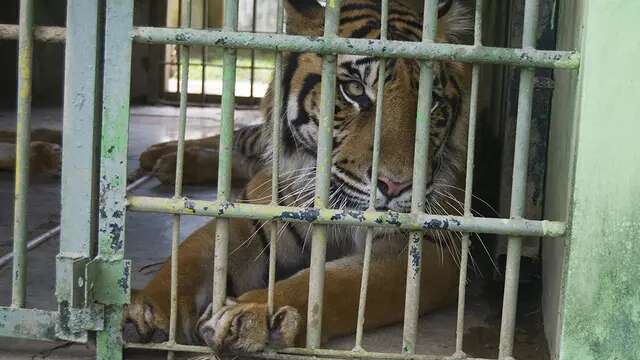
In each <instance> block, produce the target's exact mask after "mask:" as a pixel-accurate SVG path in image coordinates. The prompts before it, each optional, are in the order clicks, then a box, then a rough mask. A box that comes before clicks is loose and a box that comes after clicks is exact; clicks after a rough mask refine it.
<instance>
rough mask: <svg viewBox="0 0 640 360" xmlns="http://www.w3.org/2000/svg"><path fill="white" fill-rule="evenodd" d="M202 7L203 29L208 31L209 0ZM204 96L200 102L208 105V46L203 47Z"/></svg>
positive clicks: (202, 89) (204, 0)
mask: <svg viewBox="0 0 640 360" xmlns="http://www.w3.org/2000/svg"><path fill="white" fill-rule="evenodd" d="M202 4H203V5H202V6H203V10H202V13H203V18H202V27H203V28H204V29H208V28H209V0H202ZM201 49H202V88H201V91H202V94H201V95H202V96H201V97H200V102H201V103H202V104H204V103H206V101H207V94H206V92H207V88H206V84H207V58H208V57H209V54H207V52H208V50H209V48H208V47H207V46H204V45H203V46H202V48H201Z"/></svg>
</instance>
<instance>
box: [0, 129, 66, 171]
mask: <svg viewBox="0 0 640 360" xmlns="http://www.w3.org/2000/svg"><path fill="white" fill-rule="evenodd" d="M28 151H29V159H28V162H27V164H28V165H27V166H28V168H29V174H30V175H31V176H41V177H59V176H60V174H61V169H62V132H61V131H60V130H57V129H47V128H36V129H33V130H31V131H30V136H29V150H28ZM15 165H16V132H15V131H11V130H0V171H7V172H11V171H14V170H15Z"/></svg>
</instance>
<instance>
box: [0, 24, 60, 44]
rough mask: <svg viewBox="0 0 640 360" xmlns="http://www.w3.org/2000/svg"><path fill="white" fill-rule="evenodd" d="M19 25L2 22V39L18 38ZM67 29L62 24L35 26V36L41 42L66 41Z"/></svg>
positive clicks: (0, 28) (0, 38)
mask: <svg viewBox="0 0 640 360" xmlns="http://www.w3.org/2000/svg"><path fill="white" fill-rule="evenodd" d="M18 28H19V27H18V25H10V24H0V40H18ZM66 34H67V29H66V28H64V27H60V26H35V27H34V28H33V38H34V39H35V40H36V41H40V42H52V43H57V42H64V41H65V38H66Z"/></svg>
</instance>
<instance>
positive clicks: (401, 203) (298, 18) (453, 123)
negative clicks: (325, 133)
mask: <svg viewBox="0 0 640 360" xmlns="http://www.w3.org/2000/svg"><path fill="white" fill-rule="evenodd" d="M456 3H457V2H456V1H454V2H453V3H451V2H447V3H446V9H445V8H443V10H445V11H443V12H446V13H445V14H442V15H441V16H440V17H439V23H438V35H437V41H439V42H458V41H459V39H460V38H461V36H462V35H463V33H464V32H465V31H467V30H468V29H470V28H471V27H472V22H470V17H469V16H468V15H467V14H466V13H465V12H464V11H463V10H462V9H461V8H459V6H458V5H456ZM389 8H390V11H389V24H388V29H389V31H388V38H389V39H390V40H402V41H420V39H421V37H422V21H421V20H420V17H419V16H418V15H417V14H416V13H415V12H414V11H413V10H411V9H410V8H408V7H407V6H405V5H403V4H402V3H400V2H398V1H391V2H390V6H389ZM323 10H324V9H323V8H322V7H321V6H320V5H319V4H318V3H317V2H316V1H313V0H305V1H294V0H290V1H289V3H288V7H287V29H288V32H289V33H294V34H299V35H308V36H320V35H322V34H321V33H320V31H321V29H322V28H323V25H322V22H321V20H318V19H322V18H323V13H324V11H323ZM339 36H341V37H349V38H370V39H378V38H379V37H380V4H379V2H378V1H375V0H343V2H342V7H341V19H340V26H339ZM285 59H286V60H285V64H286V65H285V71H284V76H283V79H284V80H283V93H284V99H283V114H282V117H281V119H282V121H283V123H282V128H283V131H282V133H283V137H282V144H283V153H282V155H281V156H283V159H284V161H282V162H281V163H282V164H283V165H282V169H281V173H283V174H295V177H296V178H297V180H296V181H290V182H291V184H292V185H291V188H292V189H294V190H297V191H294V192H297V193H298V198H300V193H304V192H305V191H306V192H308V193H311V192H312V191H313V185H314V182H313V180H312V178H313V176H314V171H313V169H315V164H316V156H317V152H316V151H317V140H318V124H319V119H320V83H321V68H322V58H321V57H320V56H319V55H316V54H308V53H304V54H297V53H291V54H287V55H286V58H285ZM432 66H433V70H434V71H433V73H434V81H433V89H432V98H433V101H432V107H431V110H430V111H431V112H430V116H431V125H430V127H431V128H430V132H429V144H430V147H429V157H428V159H418V161H427V163H426V164H425V165H426V168H427V173H428V175H427V178H428V180H427V182H428V183H427V184H421V185H422V186H424V185H426V186H427V189H428V190H427V199H425V200H426V203H427V204H428V205H429V204H436V203H439V201H438V200H439V199H438V198H439V197H443V196H450V195H449V194H450V193H451V188H450V187H455V186H457V184H458V185H459V183H460V179H461V178H462V174H463V172H464V170H463V165H464V160H465V156H466V146H465V144H466V115H465V114H466V87H467V85H466V78H467V69H466V67H465V66H463V65H461V64H458V63H447V62H434V63H433V65H432ZM379 67H380V60H379V59H376V58H372V57H366V56H354V55H340V56H338V58H337V77H336V91H335V93H336V106H335V117H334V127H333V152H332V168H331V187H330V191H331V196H330V204H329V205H330V207H332V208H347V209H358V210H365V209H367V208H368V207H369V194H370V191H371V189H375V191H376V195H377V196H376V203H375V208H376V210H379V211H385V210H392V211H396V212H409V211H410V210H411V193H412V185H413V184H412V177H413V176H412V175H413V164H414V160H415V159H414V143H415V137H416V125H415V123H416V115H417V113H416V111H417V100H418V78H419V73H420V65H419V63H418V62H417V61H415V60H410V59H389V60H387V64H386V73H385V76H384V79H380V78H379ZM379 81H384V90H385V91H384V97H383V100H382V128H381V138H380V141H381V143H380V144H381V152H380V162H379V173H378V177H377V179H375V180H374V181H373V182H374V184H372V181H371V171H372V169H371V163H372V150H373V143H374V126H375V112H376V104H377V102H378V99H377V88H378V82H379ZM271 103H272V99H271V98H270V96H267V98H266V101H265V106H266V107H267V112H268V111H269V106H270V105H269V104H271ZM296 172H298V173H296ZM300 172H302V173H304V174H307V175H308V178H304V177H303V179H304V180H305V181H300V177H301V176H302V175H301V174H300ZM285 176H286V175H285ZM293 184H295V185H293ZM303 198H304V196H303ZM307 198H308V199H309V201H307V202H304V203H296V204H293V205H298V206H300V205H302V206H308V205H310V204H312V203H311V202H310V201H312V200H311V198H312V196H308V197H307ZM442 200H444V199H442ZM427 210H431V211H432V212H437V211H438V209H427Z"/></svg>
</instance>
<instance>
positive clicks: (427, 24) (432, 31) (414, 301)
mask: <svg viewBox="0 0 640 360" xmlns="http://www.w3.org/2000/svg"><path fill="white" fill-rule="evenodd" d="M423 14H424V22H423V28H422V43H423V44H429V43H432V42H433V40H434V39H435V35H436V27H437V25H438V1H437V0H425V2H424V12H423ZM419 84H420V85H419V86H420V88H419V90H418V108H417V116H416V138H415V150H414V155H413V159H414V161H413V187H412V193H411V213H412V214H424V212H425V201H426V193H427V175H428V173H427V167H428V165H427V164H428V158H429V137H430V136H429V132H430V126H431V103H432V97H431V91H432V88H433V64H432V63H430V62H427V61H422V62H421V63H420V83H419ZM423 238H424V233H423V232H419V231H415V232H412V233H411V234H410V235H409V250H408V254H407V256H408V261H407V290H406V296H405V303H404V327H403V331H402V352H403V353H408V354H413V353H415V344H416V338H417V336H418V317H419V316H420V279H421V277H422V241H423Z"/></svg>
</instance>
